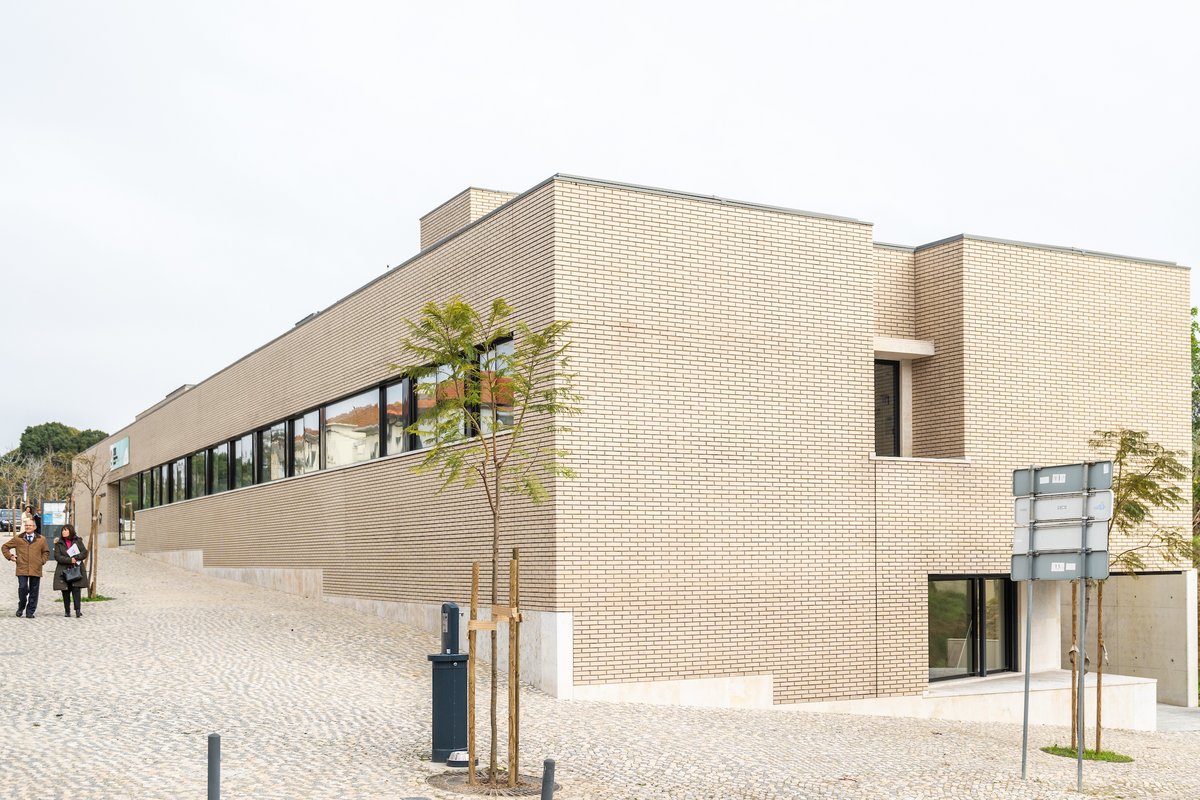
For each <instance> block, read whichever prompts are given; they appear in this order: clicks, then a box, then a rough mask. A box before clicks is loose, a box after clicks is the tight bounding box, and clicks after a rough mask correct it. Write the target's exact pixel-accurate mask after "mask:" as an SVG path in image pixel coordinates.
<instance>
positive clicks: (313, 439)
mask: <svg viewBox="0 0 1200 800" xmlns="http://www.w3.org/2000/svg"><path fill="white" fill-rule="evenodd" d="M291 427H292V474H293V475H304V474H305V473H308V472H314V471H316V470H317V469H319V468H320V465H321V462H320V458H321V444H320V441H321V440H320V436H321V415H320V413H319V412H316V411H310V412H308V413H307V414H305V415H304V416H302V417H296V418H295V419H293V420H292V421H291Z"/></svg>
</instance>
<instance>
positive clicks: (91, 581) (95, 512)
mask: <svg viewBox="0 0 1200 800" xmlns="http://www.w3.org/2000/svg"><path fill="white" fill-rule="evenodd" d="M99 512H100V498H99V497H96V498H93V499H92V530H91V533H90V534H88V558H89V559H91V562H92V563H91V564H89V565H88V597H89V598H91V597H95V596H96V561H97V553H96V550H97V548H96V532H97V529H98V528H99V526H100V522H99V520H98V519H97V517H98V516H99Z"/></svg>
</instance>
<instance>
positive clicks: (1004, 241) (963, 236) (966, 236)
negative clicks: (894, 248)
mask: <svg viewBox="0 0 1200 800" xmlns="http://www.w3.org/2000/svg"><path fill="white" fill-rule="evenodd" d="M962 239H972V240H974V241H977V242H994V243H995V244H1007V245H1012V246H1013V247H1028V248H1031V249H1034V250H1054V251H1057V252H1060V253H1075V254H1076V255H1084V256H1097V257H1099V258H1113V259H1117V260H1118V261H1136V262H1138V263H1140V264H1154V265H1155V266H1159V267H1177V268H1179V269H1191V268H1190V267H1187V266H1183V265H1180V264H1176V263H1175V262H1174V261H1160V260H1158V259H1155V258H1139V257H1138V256H1123V255H1119V254H1117V253H1105V252H1103V251H1100V250H1085V249H1083V248H1081V247H1063V246H1062V245H1057V244H1039V243H1037V242H1022V241H1020V240H1019V239H1000V238H997V237H995V236H979V235H978V234H974V233H960V234H958V235H957V236H948V237H946V238H945V239H938V240H937V241H936V242H929V243H928V244H919V245H917V246H916V247H914V248H913V252H920V251H921V250H927V249H929V248H930V247H937V246H938V245H943V244H949V243H950V242H957V241H959V240H962Z"/></svg>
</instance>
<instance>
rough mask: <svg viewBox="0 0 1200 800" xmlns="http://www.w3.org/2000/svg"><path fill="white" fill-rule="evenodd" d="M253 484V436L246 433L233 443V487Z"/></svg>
mask: <svg viewBox="0 0 1200 800" xmlns="http://www.w3.org/2000/svg"><path fill="white" fill-rule="evenodd" d="M253 485H254V437H253V436H252V435H251V434H249V433H247V434H246V435H245V436H243V437H242V438H240V439H238V440H236V441H234V443H233V488H235V489H240V488H242V487H243V486H253Z"/></svg>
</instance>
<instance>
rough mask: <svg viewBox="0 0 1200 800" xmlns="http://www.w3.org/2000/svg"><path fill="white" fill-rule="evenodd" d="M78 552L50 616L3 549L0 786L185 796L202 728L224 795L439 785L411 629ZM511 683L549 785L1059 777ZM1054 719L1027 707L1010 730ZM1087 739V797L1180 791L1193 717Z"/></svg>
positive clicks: (963, 786) (894, 783) (845, 790)
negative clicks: (74, 583) (519, 692)
mask: <svg viewBox="0 0 1200 800" xmlns="http://www.w3.org/2000/svg"><path fill="white" fill-rule="evenodd" d="M100 555H101V563H100V570H101V571H100V576H101V591H102V592H103V593H104V594H106V595H111V596H113V597H114V598H115V599H114V600H113V601H112V602H105V603H94V604H86V605H85V606H84V616H83V618H82V619H74V618H71V619H64V618H63V616H62V606H61V604H60V603H59V602H57V600H58V595H57V593H54V592H51V591H50V588H49V584H50V581H49V580H44V581H43V589H42V602H41V607H40V608H39V613H38V616H37V618H36V619H33V620H28V619H17V618H15V617H13V616H12V611H13V610H15V603H16V580H15V579H14V578H12V577H11V568H10V569H9V570H6V571H5V573H4V579H3V580H2V581H0V589H2V590H3V592H4V594H3V595H0V598H3V599H4V600H5V604H4V605H3V606H0V607H2V608H4V609H5V611H4V615H3V616H0V673H2V674H3V679H0V688H2V692H3V698H4V699H3V701H2V702H0V753H2V754H3V755H2V756H0V798H4V800H10V799H11V800H17V799H18V798H31V799H32V798H37V800H43V799H44V798H97V800H117V799H118V798H133V799H136V800H148V799H149V798H202V797H204V796H205V776H206V772H205V748H206V737H207V734H208V733H210V732H219V733H220V734H221V735H222V748H223V773H222V778H223V786H222V789H223V791H222V797H224V798H250V799H253V800H258V799H259V798H262V799H263V800H268V799H270V798H280V799H281V800H284V799H286V800H296V799H299V798H337V799H338V800H350V799H351V798H364V799H365V798H381V799H382V798H388V799H389V800H399V799H400V798H447V797H459V796H460V795H451V794H447V793H444V792H441V791H439V790H436V789H434V788H433V787H431V786H430V785H429V784H428V783H427V782H426V779H427V778H428V777H429V776H430V775H433V774H436V773H438V772H441V771H443V769H444V768H443V767H442V766H441V765H434V764H431V763H430V762H429V761H428V758H429V748H430V743H429V714H430V709H429V694H430V690H429V681H430V668H429V664H428V662H427V661H426V660H425V655H426V654H427V653H430V652H433V649H434V648H435V647H436V642H435V639H434V637H433V636H430V635H428V634H425V633H423V632H420V631H417V630H414V629H412V628H408V627H405V626H404V625H401V624H398V623H394V622H389V621H386V620H382V619H378V618H375V617H370V616H364V615H362V614H360V613H358V612H355V611H352V610H349V609H346V608H343V607H340V606H336V605H333V604H329V603H323V602H320V601H316V600H308V599H304V598H298V597H293V596H290V595H285V594H280V593H278V592H272V591H269V590H266V589H259V588H255V587H250V586H245V585H242V584H239V583H233V582H229V581H222V580H218V579H215V578H209V577H204V576H200V575H196V574H193V573H189V572H186V571H183V570H180V569H176V568H174V567H169V566H165V565H162V564H159V563H157V562H155V561H151V560H149V559H147V558H144V557H142V556H138V555H136V554H135V553H133V552H131V551H129V550H121V551H114V550H105V551H103V552H102V553H101V554H100ZM10 607H11V608H10ZM484 672H486V671H485V670H481V673H484ZM485 692H486V685H483V686H481V693H480V700H481V703H480V706H479V708H480V714H481V716H483V717H484V718H485V719H486V705H484V704H485V703H486V695H485ZM502 696H503V695H502ZM521 702H522V714H523V726H522V748H523V754H524V757H525V758H524V761H523V765H522V766H523V771H524V772H527V773H530V774H540V770H541V761H542V759H543V758H545V757H547V756H552V757H555V758H557V759H558V780H559V783H560V784H561V785H562V787H563V788H562V790H561V791H560V792H558V793H557V794H556V797H557V798H562V799H563V800H576V799H579V800H582V799H583V798H596V799H597V800H599V798H606V799H607V798H630V799H632V798H663V799H664V800H665V799H666V798H670V799H671V800H686V799H690V798H695V799H696V800H700V798H704V799H705V800H707V799H709V798H721V799H722V800H769V799H770V798H808V797H819V798H935V797H946V798H988V799H989V800H993V799H994V798H1066V797H1078V796H1079V795H1077V794H1076V793H1075V792H1074V791H1073V788H1074V786H1075V762H1074V761H1073V760H1068V759H1064V758H1057V757H1054V756H1049V755H1045V754H1043V753H1040V752H1037V751H1036V750H1034V751H1033V752H1031V754H1030V778H1031V779H1030V780H1029V781H1028V782H1024V781H1022V780H1021V779H1020V743H1021V729H1020V726H1019V725H988V724H976V723H959V722H937V721H929V720H903V719H881V718H869V717H855V716H843V715H827V714H812V713H803V712H797V711H790V710H762V711H733V710H708V709H694V708H673V707H651V706H637V705H610V704H604V703H587V702H568V701H560V700H555V699H553V698H550V697H547V696H545V695H544V694H542V693H540V692H538V691H536V690H532V689H526V690H525V691H524V694H523V696H522V701H521ZM1065 736H1066V731H1065V729H1057V728H1035V729H1034V731H1033V733H1032V736H1031V743H1032V744H1036V745H1039V746H1040V745H1043V744H1049V743H1053V742H1062V741H1064V739H1065ZM503 738H504V736H503V734H502V739H503ZM482 744H484V742H483V739H482V738H481V745H482ZM1106 745H1107V746H1108V747H1110V748H1112V749H1115V750H1118V751H1120V752H1124V753H1128V754H1130V755H1132V756H1134V757H1135V759H1136V761H1135V762H1134V763H1132V764H1091V763H1089V764H1087V765H1086V767H1085V788H1086V790H1087V791H1086V794H1087V795H1088V796H1096V797H1114V798H1115V797H1120V798H1142V797H1146V798H1149V797H1153V798H1195V797H1200V769H1197V768H1196V766H1195V765H1196V764H1197V763H1200V732H1198V731H1185V732H1176V733H1151V734H1147V733H1137V734H1134V733H1125V732H1121V731H1111V732H1107V733H1106ZM1031 749H1032V748H1031Z"/></svg>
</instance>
